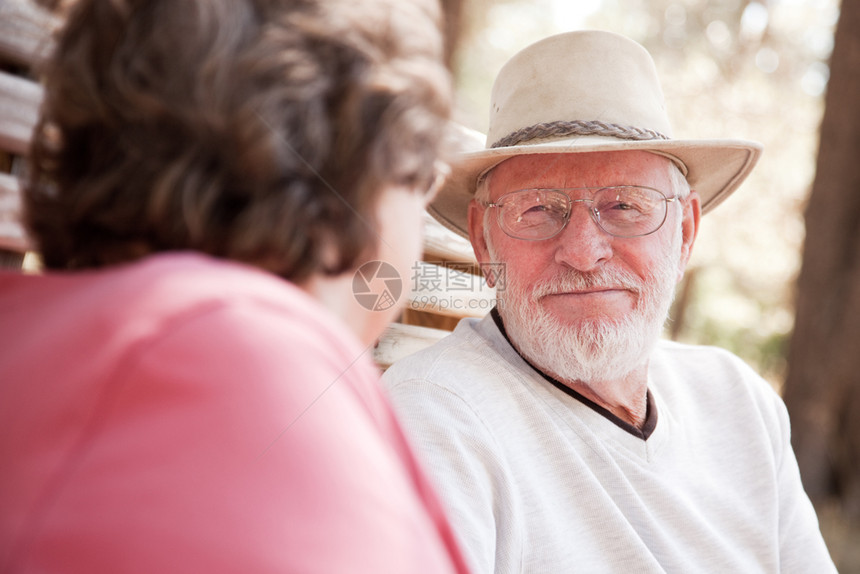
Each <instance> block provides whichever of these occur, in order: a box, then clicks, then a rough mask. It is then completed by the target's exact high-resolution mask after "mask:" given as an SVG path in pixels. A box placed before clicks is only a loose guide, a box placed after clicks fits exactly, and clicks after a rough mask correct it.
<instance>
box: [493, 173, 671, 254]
mask: <svg viewBox="0 0 860 574" xmlns="http://www.w3.org/2000/svg"><path fill="white" fill-rule="evenodd" d="M630 187H635V188H639V189H648V190H650V191H654V192H657V193H658V194H660V195H661V196H662V197H663V201H664V202H665V206H666V209H665V211H664V212H663V219H661V220H660V223H659V224H658V225H657V227H655V228H654V229H653V230H652V231H649V232H647V233H640V234H637V235H617V234H615V233H611V232H609V231H607V230H606V229H605V228H604V227H603V225H601V223H600V211H599V210H596V209H595V208H594V207H591V206H589V209H588V214H589V216H590V217H591V220H592V221H593V222H594V224H595V225H597V228H598V229H599V230H600V231H602V232H603V233H606V234H607V235H610V236H612V237H619V238H622V239H633V238H636V237H646V236H648V235H651V234H654V233H657V232H658V231H659V230H660V228H661V227H663V224H665V223H666V219H668V217H669V204H670V203H673V202H675V201H676V200H683V199H684V198H683V197H682V196H681V195H680V194H678V193H676V194H675V195H672V196H667V195H666V194H665V193H663V192H662V191H660V190H659V189H656V188H653V187H649V186H647V185H632V184H624V185H602V186H596V187H527V188H523V189H515V190H513V191H508V192H506V193H504V194H502V195H501V196H499V198H498V199H497V200H496V201H495V202H491V201H482V200H477V201H478V204H480V205H482V206H484V207H498V208H502V207H504V205H503V203H501V202H502V200H504V198H505V197H507V196H509V195H513V194H515V193H520V192H523V191H557V192H561V193H562V194H564V195H565V196H567V200H568V208H567V213H566V214H565V217H564V223H563V224H562V226H561V227H559V229H558V231H556V232H555V233H553V234H552V235H548V236H546V237H531V238H530V237H517V236H516V235H513V234H511V233H510V232H508V230H507V229H505V226H504V225H503V224H502V222H501V220H500V219H501V215H502V212H501V211H499V212H498V213H499V215H498V217H497V218H496V219H497V221H498V223H499V228H500V229H501V230H502V231H503V232H504V233H505V235H507V236H508V237H511V238H513V239H517V240H519V241H546V240H547V239H552V238H553V237H555V236H556V235H558V234H559V233H561V232H562V231H564V230H565V228H567V224H568V223H570V216H571V215H572V214H573V205H574V204H575V203H593V202H594V199H593V198H592V199H586V198H580V199H573V198H572V197H571V196H570V194H568V193H567V192H568V191H572V190H596V191H602V190H604V189H619V188H630Z"/></svg>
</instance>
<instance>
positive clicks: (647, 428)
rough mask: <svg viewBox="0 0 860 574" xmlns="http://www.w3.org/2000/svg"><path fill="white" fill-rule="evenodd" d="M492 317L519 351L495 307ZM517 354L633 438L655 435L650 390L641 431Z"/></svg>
mask: <svg viewBox="0 0 860 574" xmlns="http://www.w3.org/2000/svg"><path fill="white" fill-rule="evenodd" d="M490 315H492V317H493V321H495V323H496V326H497V327H498V328H499V331H501V332H502V335H503V336H504V337H505V340H506V341H507V342H508V344H509V345H510V346H511V347H512V348H513V349H514V351H517V348H516V347H515V346H514V344H513V343H511V339H510V338H509V337H508V332H507V330H505V325H504V323H503V322H502V317H501V315H499V311H498V310H497V309H496V308H495V307H493V309H492V311H490ZM517 354H518V355H520V357H522V359H523V361H525V362H526V364H527V365H528V366H530V367H531V368H532V369H534V370H535V372H537V373H539V374H540V376H542V377H543V378H544V379H546V380H547V381H549V382H550V383H551V384H552V385H553V386H554V387H555V388H557V389H558V390H560V391H562V392H563V393H565V394H567V395H569V396H571V397H573V398H575V399H576V400H578V401H579V402H581V403H582V404H584V405H585V406H587V407H588V408H590V409H591V410H593V411H594V412H596V413H597V414H599V415H601V416H603V417H604V418H606V419H608V420H609V421H610V422H612V423H613V424H615V425H616V426H618V427H619V428H621V429H622V430H625V431H627V432H628V433H630V434H632V435H633V436H635V437H637V438H641V439H642V440H648V437H650V436H651V433H653V432H654V429H655V428H656V427H657V409H656V407H655V405H654V397H653V396H652V395H651V390H650V389H649V390H648V391H647V393H646V397H645V398H646V401H647V403H646V407H645V424H644V425H643V426H642V428H641V429H639V428H637V427H635V426H633V425H632V424H630V423H628V422H627V421H625V420H623V419H622V418H620V417H618V416H616V415H615V414H613V413H612V412H611V411H609V410H607V409H605V408H603V407H602V406H600V405H598V404H597V403H595V402H594V401H592V400H591V399H589V398H587V397H585V396H583V395H581V394H579V393H578V392H576V391H575V390H573V389H571V388H570V387H568V386H567V385H565V384H564V383H562V382H561V381H558V380H556V379H554V378H553V377H550V376H549V375H547V374H546V373H544V372H543V371H541V370H540V369H538V368H537V367H535V366H534V365H532V364H531V361H529V360H528V359H526V358H525V357H523V356H522V355H521V354H520V352H519V351H517Z"/></svg>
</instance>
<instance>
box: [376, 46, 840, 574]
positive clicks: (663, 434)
mask: <svg viewBox="0 0 860 574" xmlns="http://www.w3.org/2000/svg"><path fill="white" fill-rule="evenodd" d="M490 118H491V119H490V130H489V135H488V138H487V143H488V149H486V150H481V151H475V152H471V153H468V154H465V155H463V156H462V157H461V158H460V159H459V160H458V161H457V162H456V163H455V164H454V166H453V170H452V174H451V178H450V179H449V180H448V183H446V185H445V187H444V188H443V189H442V191H440V193H439V196H438V198H437V199H436V200H435V201H434V203H433V205H432V207H431V212H434V214H435V215H436V216H437V217H438V218H439V219H440V221H442V222H443V223H445V224H446V225H448V226H449V227H450V228H452V229H454V230H456V231H459V232H460V233H461V234H463V235H467V234H468V236H469V237H470V239H471V242H472V246H473V247H474V250H475V254H476V256H477V258H478V261H479V262H481V263H482V264H483V265H484V269H486V270H490V271H493V273H492V274H491V275H490V276H489V278H488V280H489V281H490V282H492V283H495V284H496V288H497V296H498V304H497V306H496V308H495V309H494V310H493V311H492V312H491V314H490V315H488V316H487V317H486V318H484V319H483V320H481V321H478V320H474V319H466V320H464V321H462V322H460V324H459V325H458V326H457V329H456V330H455V331H454V333H453V334H452V335H451V336H449V337H447V338H445V339H443V340H442V341H440V342H439V343H437V344H436V345H435V346H433V347H431V348H430V349H427V350H425V351H422V352H420V353H418V354H416V355H413V356H412V357H408V358H406V359H404V360H402V361H401V362H399V363H397V364H395V365H394V366H393V367H392V368H391V369H389V370H388V371H387V372H386V374H385V380H386V382H387V383H389V384H390V390H391V397H392V401H393V402H394V404H395V407H397V408H398V409H399V411H398V414H400V415H401V417H402V420H403V422H404V426H405V427H407V429H408V430H409V431H411V433H412V436H413V438H414V439H416V441H418V442H417V443H416V444H420V445H421V446H422V447H424V449H425V452H426V455H427V457H428V461H429V463H430V466H429V467H428V468H430V469H432V471H433V472H434V474H435V478H436V479H437V484H438V485H439V487H440V489H441V490H440V492H441V494H442V496H443V498H444V499H445V502H447V507H448V508H449V510H450V512H451V520H452V522H453V524H454V527H455V530H456V531H457V533H458V534H459V536H460V539H461V541H462V543H463V545H464V548H465V551H466V554H467V555H468V557H469V559H470V560H471V561H472V565H473V568H474V570H475V571H476V572H484V573H488V572H497V573H519V572H553V573H555V572H587V573H588V574H596V573H619V574H630V573H634V572H635V573H637V574H642V573H655V574H656V573H663V572H684V573H690V572H701V573H709V574H710V573H715V572H770V573H774V574H776V573H778V572H781V573H786V572H796V573H809V572H816V573H824V572H833V571H834V568H833V563H832V561H831V560H830V557H829V555H828V552H827V548H826V547H825V545H824V541H823V540H822V537H821V533H820V532H819V529H818V522H817V519H816V516H815V512H814V510H813V507H812V505H811V504H810V502H809V499H808V497H807V496H806V494H805V493H804V491H803V487H802V485H801V482H800V474H799V472H798V468H797V463H796V461H795V458H794V453H793V452H792V450H791V444H790V442H789V423H788V414H787V412H786V409H785V406H784V405H783V403H782V401H781V399H780V398H779V396H778V395H777V394H776V393H775V392H774V391H773V389H772V388H771V387H770V385H768V383H767V382H765V381H764V380H763V379H762V378H761V377H759V376H758V375H757V374H756V373H754V372H753V370H752V369H751V368H750V367H749V366H747V365H746V364H744V363H743V362H742V361H741V360H740V359H738V358H737V357H736V356H734V355H732V354H730V353H728V352H726V351H723V350H720V349H715V348H711V347H700V346H691V345H681V344H678V343H673V342H668V341H661V340H660V334H661V332H662V328H663V324H664V322H665V321H666V317H667V314H668V311H669V306H670V304H671V301H672V297H673V294H674V290H675V285H676V283H677V282H678V281H679V280H680V279H681V277H682V276H683V273H684V269H685V267H686V264H687V261H688V260H689V257H690V253H691V250H692V248H693V243H694V242H695V239H696V233H697V231H698V228H699V221H700V216H701V213H702V212H706V211H708V210H709V209H712V208H714V207H715V206H716V205H717V204H719V203H720V202H721V201H723V200H724V199H725V198H726V197H727V196H728V195H729V194H730V193H732V191H734V190H735V189H736V188H737V187H738V185H740V183H741V182H742V181H743V180H744V178H746V176H747V175H748V174H749V173H750V171H751V170H752V168H753V166H754V165H755V163H756V161H757V159H758V157H759V154H760V152H761V148H760V145H759V144H757V143H755V142H750V141H744V140H710V139H684V140H674V139H672V138H671V135H672V133H671V126H670V125H669V121H668V118H667V114H666V109H665V105H664V101H663V94H662V90H661V89H660V84H659V81H658V79H657V74H656V69H655V66H654V63H653V61H652V60H651V57H650V55H649V54H648V53H647V52H646V51H645V49H644V48H642V47H641V46H640V45H638V44H636V43H635V42H633V41H632V40H629V39H628V38H625V37H623V36H619V35H617V34H612V33H608V32H597V31H580V32H572V33H568V34H561V35H558V36H553V37H551V38H547V39H545V40H542V41H540V42H538V43H536V44H533V45H531V46H529V47H528V48H526V49H525V50H523V51H522V52H520V53H519V54H517V55H516V56H514V57H513V58H512V59H511V60H510V61H509V62H508V63H507V64H506V65H505V67H504V68H502V71H501V72H500V74H499V76H498V78H497V79H496V83H495V86H494V88H493V101H492V106H491V115H490ZM691 187H692V189H691ZM765 208H766V206H765Z"/></svg>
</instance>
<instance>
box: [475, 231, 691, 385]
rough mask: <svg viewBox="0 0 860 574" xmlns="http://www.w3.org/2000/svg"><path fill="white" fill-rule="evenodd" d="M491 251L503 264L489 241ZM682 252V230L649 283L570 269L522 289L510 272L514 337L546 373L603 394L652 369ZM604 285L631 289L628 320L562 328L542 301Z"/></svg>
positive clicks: (506, 303) (505, 305)
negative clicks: (632, 304)
mask: <svg viewBox="0 0 860 574" xmlns="http://www.w3.org/2000/svg"><path fill="white" fill-rule="evenodd" d="M488 247H489V251H490V256H491V257H492V258H493V260H494V261H500V260H499V259H497V258H496V257H495V253H494V250H493V248H492V246H491V245H490V244H489V243H488ZM680 253H681V233H680V230H677V231H676V233H675V234H674V239H673V240H672V245H671V249H669V252H668V253H666V256H665V257H664V258H662V259H661V260H660V261H658V262H657V264H656V265H655V268H654V269H653V270H651V272H650V273H649V274H648V275H647V276H646V277H643V278H640V277H637V276H636V275H634V274H632V273H630V272H627V271H623V270H620V269H611V268H601V269H600V270H598V271H596V272H590V273H581V272H579V271H576V270H573V269H571V270H569V271H568V272H567V273H565V274H564V275H559V276H557V277H554V278H552V279H551V280H547V281H542V282H540V283H537V284H522V283H520V282H519V281H518V280H517V279H518V277H517V275H516V274H511V273H507V274H506V285H505V288H504V290H500V291H498V292H497V297H498V300H499V305H498V309H499V314H500V315H501V317H502V320H503V321H504V324H505V329H506V330H507V333H508V337H509V338H510V339H511V341H512V342H513V344H514V346H515V347H516V348H517V350H518V351H519V352H520V354H522V355H523V356H524V357H525V358H526V359H527V360H528V361H529V362H531V363H532V364H533V365H535V366H536V367H537V368H539V369H540V370H542V371H543V372H545V373H547V374H548V375H551V376H553V377H555V378H556V379H559V380H560V381H563V382H581V383H584V384H587V385H589V386H591V387H592V388H594V390H595V391H598V392H599V390H600V388H602V387H604V386H605V385H606V384H615V383H617V382H618V381H620V380H622V379H624V378H625V377H627V376H628V375H630V374H631V373H632V372H633V371H634V370H636V369H637V368H639V367H643V366H645V365H647V363H648V357H649V355H650V354H651V351H652V350H653V348H654V345H656V344H657V341H658V340H659V339H660V335H661V333H662V330H663V325H664V323H665V322H666V318H667V317H668V314H669V307H670V306H671V305H672V300H673V298H674V294H675V283H676V278H677V271H678V262H679V261H680ZM598 286H622V287H624V288H627V289H630V290H631V291H632V292H633V294H634V295H635V296H636V298H637V301H636V304H635V307H634V309H633V311H632V312H630V313H627V314H626V315H625V316H624V317H622V318H615V319H611V318H596V319H587V320H582V321H580V322H578V323H576V324H564V323H563V322H562V321H559V320H558V318H556V317H554V316H553V315H551V314H550V313H549V312H548V311H547V310H546V309H545V308H544V307H543V305H542V304H541V297H542V296H544V295H546V294H549V293H558V292H566V291H567V292H569V291H573V290H581V289H587V288H593V287H598Z"/></svg>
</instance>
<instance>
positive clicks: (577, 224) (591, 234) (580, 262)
mask: <svg viewBox="0 0 860 574" xmlns="http://www.w3.org/2000/svg"><path fill="white" fill-rule="evenodd" d="M550 241H555V242H556V249H555V261H556V263H559V264H561V265H566V266H568V267H571V268H573V269H576V270H577V271H592V270H594V269H595V268H596V267H598V266H599V265H601V264H602V263H604V262H606V261H608V260H609V259H611V258H612V236H611V235H609V234H608V233H606V232H605V231H603V230H602V229H601V228H600V226H599V225H597V221H596V215H594V214H593V212H592V210H591V204H590V203H588V202H575V203H574V204H573V206H572V209H571V212H570V221H568V222H567V225H566V226H565V228H564V229H562V231H561V233H559V234H558V235H556V236H555V237H553V238H552V239H551V240H550Z"/></svg>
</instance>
